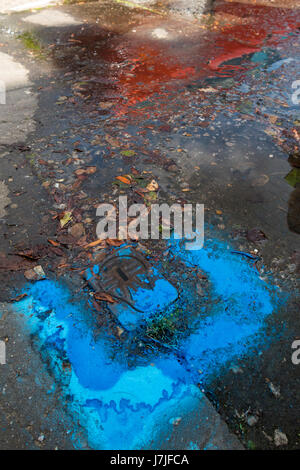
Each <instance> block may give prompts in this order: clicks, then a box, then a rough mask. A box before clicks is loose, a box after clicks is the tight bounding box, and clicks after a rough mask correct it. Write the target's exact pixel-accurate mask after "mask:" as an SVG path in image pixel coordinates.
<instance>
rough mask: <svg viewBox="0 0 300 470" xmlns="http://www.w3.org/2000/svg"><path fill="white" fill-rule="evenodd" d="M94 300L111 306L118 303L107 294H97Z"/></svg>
mask: <svg viewBox="0 0 300 470" xmlns="http://www.w3.org/2000/svg"><path fill="white" fill-rule="evenodd" d="M94 299H96V300H101V301H105V302H109V303H110V304H114V303H116V300H115V299H114V298H113V297H112V296H111V295H109V294H107V293H106V292H95V294H94Z"/></svg>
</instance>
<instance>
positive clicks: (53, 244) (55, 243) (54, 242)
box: [48, 238, 60, 246]
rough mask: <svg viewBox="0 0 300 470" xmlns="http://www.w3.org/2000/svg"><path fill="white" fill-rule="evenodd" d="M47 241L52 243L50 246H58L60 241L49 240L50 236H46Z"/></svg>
mask: <svg viewBox="0 0 300 470" xmlns="http://www.w3.org/2000/svg"><path fill="white" fill-rule="evenodd" d="M48 242H49V243H50V244H51V245H52V246H59V245H60V243H58V242H56V241H55V240H51V238H48Z"/></svg>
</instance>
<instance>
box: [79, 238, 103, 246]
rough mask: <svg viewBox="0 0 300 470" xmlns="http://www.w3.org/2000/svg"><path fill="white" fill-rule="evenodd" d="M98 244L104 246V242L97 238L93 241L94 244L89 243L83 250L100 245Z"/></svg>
mask: <svg viewBox="0 0 300 470" xmlns="http://www.w3.org/2000/svg"><path fill="white" fill-rule="evenodd" d="M100 243H104V244H105V241H104V240H102V239H101V238H99V239H98V240H95V241H94V242H91V243H88V244H87V245H85V247H84V248H86V249H87V248H92V247H93V246H97V245H100Z"/></svg>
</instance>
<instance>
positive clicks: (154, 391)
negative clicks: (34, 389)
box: [15, 240, 280, 449]
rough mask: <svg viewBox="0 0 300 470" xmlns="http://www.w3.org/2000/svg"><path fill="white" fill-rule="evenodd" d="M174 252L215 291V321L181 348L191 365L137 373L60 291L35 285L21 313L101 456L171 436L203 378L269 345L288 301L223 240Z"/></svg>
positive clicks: (210, 312) (162, 363) (173, 359)
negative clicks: (270, 321) (271, 319)
mask: <svg viewBox="0 0 300 470" xmlns="http://www.w3.org/2000/svg"><path fill="white" fill-rule="evenodd" d="M170 246H171V250H172V251H173V254H174V255H175V256H178V257H180V258H181V259H182V260H183V261H184V262H187V263H188V264H191V263H192V264H194V265H196V266H199V268H201V269H202V270H203V271H205V272H206V274H207V276H208V278H209V280H210V282H211V286H212V290H213V292H212V302H211V304H210V305H207V315H206V316H205V317H204V318H201V320H200V321H199V324H198V330H196V331H195V332H194V333H193V334H192V335H191V336H190V337H189V338H188V339H187V340H185V341H184V342H183V344H181V353H182V355H183V356H185V357H186V364H185V365H182V364H179V362H178V360H177V356H176V354H175V353H174V354H169V356H168V357H167V356H166V357H164V358H160V359H157V360H155V364H148V365H145V366H137V367H135V368H133V367H131V368H130V367H129V366H128V362H127V358H126V354H125V353H126V351H122V348H120V347H119V346H118V344H117V345H116V346H115V348H114V347H113V346H112V343H111V342H110V341H109V340H108V339H107V338H105V337H104V335H103V336H100V337H98V338H95V336H94V335H93V328H92V327H91V321H90V320H91V312H90V311H88V310H87V309H86V307H85V305H84V304H83V303H82V304H76V305H75V304H74V303H72V297H71V293H69V292H68V290H67V288H65V287H63V286H61V285H59V284H58V283H54V282H52V281H48V280H45V281H40V282H37V283H35V284H34V285H30V286H29V287H28V289H26V292H27V293H28V294H29V297H28V298H26V299H24V300H23V301H21V302H20V303H19V304H18V305H16V307H15V308H16V309H17V311H19V313H20V314H25V315H26V318H27V325H28V327H29V329H30V332H31V333H33V335H34V336H35V337H36V340H37V343H38V344H39V347H40V350H41V353H42V356H43V357H44V359H45V360H46V359H47V360H48V361H49V360H50V363H51V369H52V370H53V373H54V374H55V376H56V379H57V381H59V382H60V383H62V385H63V387H62V388H63V391H64V394H65V397H66V398H68V400H67V402H68V403H69V405H68V406H69V408H70V410H71V412H72V413H73V415H74V417H76V418H77V419H74V421H77V420H78V421H79V423H80V425H81V426H83V427H84V428H85V429H86V430H87V432H88V441H89V444H90V446H91V447H93V448H102V449H105V448H107V449H135V448H143V447H144V448H147V447H148V446H149V442H150V441H153V440H154V441H155V439H157V435H158V433H161V432H162V431H163V429H171V427H172V424H171V423H172V419H173V420H174V418H176V416H179V414H178V413H179V410H180V413H181V416H182V415H184V414H185V413H188V412H190V411H191V409H193V407H194V408H195V409H196V408H197V404H198V405H199V401H200V400H201V397H202V394H201V392H200V391H199V389H198V388H197V387H196V386H195V385H194V382H195V379H196V376H197V374H196V371H198V370H199V369H201V371H202V375H201V378H202V379H203V380H205V378H207V377H209V375H210V374H212V373H213V374H217V373H219V372H220V370H221V369H222V367H224V366H226V365H228V364H230V363H232V362H233V361H235V360H236V358H237V357H241V356H242V355H245V353H247V352H248V353H249V348H250V347H252V346H253V345H255V344H258V345H263V344H264V342H265V341H266V338H265V337H264V331H263V327H264V320H265V319H266V318H267V317H268V316H269V315H270V314H272V312H273V310H275V309H276V308H277V307H278V304H279V302H280V296H279V295H278V294H277V292H276V289H275V290H274V288H270V287H268V286H267V284H266V283H265V282H264V281H263V280H261V279H260V278H259V275H258V273H257V271H256V270H254V268H253V267H252V265H251V262H250V263H249V261H248V260H246V259H245V258H244V257H238V256H235V255H233V254H232V253H231V252H230V249H228V247H227V245H226V244H224V243H223V242H219V241H216V240H214V241H207V242H206V245H205V247H204V248H203V249H202V250H200V251H184V250H183V249H182V247H181V245H180V242H179V241H177V240H173V241H172V242H170ZM192 301H193V299H191V302H192ZM195 301H196V300H195ZM186 308H187V309H188V305H187V306H186ZM115 342H117V340H115ZM116 353H117V356H116ZM114 356H115V357H114ZM64 361H69V362H70V364H71V366H72V367H71V370H70V371H69V372H66V371H64V370H63V363H64ZM186 366H188V367H186ZM197 373H198V372H197ZM198 381H199V376H198ZM189 442H190V441H189ZM189 442H187V443H186V446H187V447H188V446H189V445H191V447H193V448H196V446H197V443H195V442H193V443H190V444H189Z"/></svg>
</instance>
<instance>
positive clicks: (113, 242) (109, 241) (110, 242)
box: [105, 238, 124, 246]
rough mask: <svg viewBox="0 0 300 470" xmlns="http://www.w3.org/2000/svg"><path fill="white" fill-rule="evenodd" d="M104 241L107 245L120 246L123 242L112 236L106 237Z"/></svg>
mask: <svg viewBox="0 0 300 470" xmlns="http://www.w3.org/2000/svg"><path fill="white" fill-rule="evenodd" d="M105 241H106V243H107V244H108V245H109V246H120V245H123V243H124V240H117V239H113V238H107V239H106V240H105Z"/></svg>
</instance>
